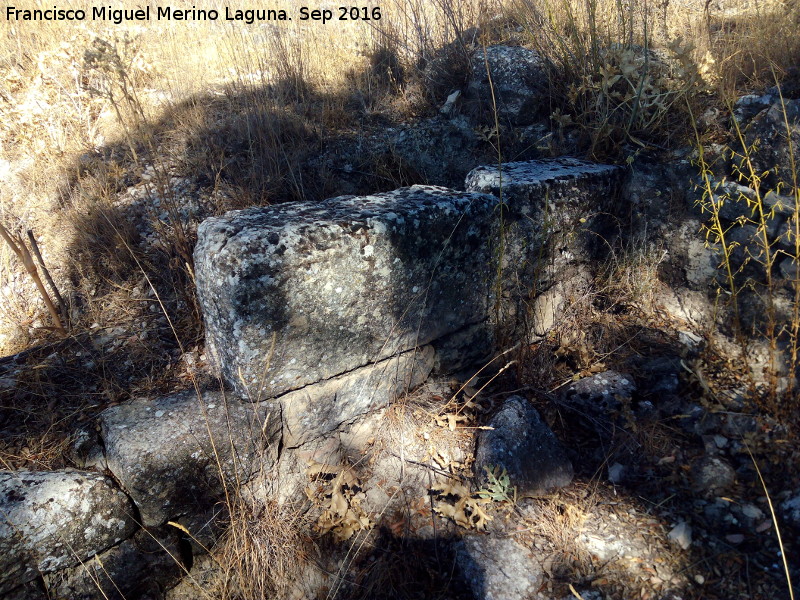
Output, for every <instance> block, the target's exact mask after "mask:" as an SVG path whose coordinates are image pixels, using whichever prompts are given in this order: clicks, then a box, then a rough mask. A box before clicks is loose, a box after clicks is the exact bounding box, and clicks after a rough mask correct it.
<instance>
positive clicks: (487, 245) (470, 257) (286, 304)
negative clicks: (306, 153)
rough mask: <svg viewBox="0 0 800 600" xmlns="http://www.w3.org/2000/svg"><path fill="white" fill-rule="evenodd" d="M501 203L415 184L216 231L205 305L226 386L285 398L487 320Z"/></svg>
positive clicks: (235, 219)
mask: <svg viewBox="0 0 800 600" xmlns="http://www.w3.org/2000/svg"><path fill="white" fill-rule="evenodd" d="M497 203H498V200H497V198H494V197H492V196H487V195H482V194H474V193H466V192H456V191H453V190H449V189H445V188H437V187H430V186H414V187H411V188H403V189H399V190H395V191H392V192H386V193H382V194H375V195H373V196H365V197H340V198H333V199H330V200H327V201H324V202H321V203H318V204H307V203H289V204H284V205H280V206H274V207H269V208H254V209H247V210H242V211H233V212H230V213H228V214H226V215H225V216H223V217H216V218H211V219H208V220H206V221H205V222H204V223H203V224H202V225H201V226H200V228H199V232H198V243H197V246H196V249H195V272H196V280H197V288H198V297H199V301H200V304H201V306H202V309H203V316H204V319H205V323H206V341H207V344H208V345H209V347H210V350H211V352H212V355H213V356H214V357H215V359H216V361H217V363H218V364H219V366H220V367H221V370H222V373H223V375H224V376H225V378H226V380H227V381H229V382H230V383H231V384H232V385H233V386H234V387H235V388H236V390H237V392H238V393H239V394H241V395H242V396H243V397H249V398H250V399H253V400H256V399H260V398H261V399H263V398H270V397H275V396H278V395H280V394H283V393H286V392H288V391H291V390H296V389H300V388H303V387H305V386H307V385H310V384H313V383H317V382H320V381H324V380H327V379H329V378H331V377H334V376H337V375H341V374H343V373H347V372H349V371H352V370H354V369H357V368H360V367H363V366H366V365H369V364H372V363H374V362H376V361H380V360H384V359H387V358H389V357H391V356H394V355H396V354H398V353H401V352H405V351H408V350H411V349H413V348H416V347H421V346H423V345H425V344H428V343H429V342H431V341H433V340H436V339H438V338H440V337H442V336H444V335H447V334H449V333H452V332H455V331H457V330H459V329H461V328H463V327H464V326H465V325H469V324H472V323H477V322H480V321H482V320H484V319H485V318H486V315H487V314H488V310H489V305H490V294H491V291H492V289H491V288H492V277H493V271H492V267H491V264H492V260H493V249H492V243H493V240H495V239H496V236H495V235H494V229H493V228H494V227H495V226H496V219H495V218H494V215H495V210H496V206H497Z"/></svg>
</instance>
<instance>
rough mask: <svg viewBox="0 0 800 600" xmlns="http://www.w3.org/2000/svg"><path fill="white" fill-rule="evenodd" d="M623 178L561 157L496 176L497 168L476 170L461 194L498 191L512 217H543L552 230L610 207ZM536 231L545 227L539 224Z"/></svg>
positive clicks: (610, 169)
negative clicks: (464, 192)
mask: <svg viewBox="0 0 800 600" xmlns="http://www.w3.org/2000/svg"><path fill="white" fill-rule="evenodd" d="M623 173H624V170H623V169H622V168H621V167H617V166H614V165H603V164H598V163H592V162H589V161H585V160H579V159H577V158H569V157H562V158H556V159H552V160H531V161H526V162H511V163H506V164H504V165H503V167H502V172H501V169H499V168H498V167H497V165H488V166H481V167H476V168H475V169H473V170H472V171H470V173H469V174H468V175H467V180H466V188H467V190H469V191H472V192H482V193H486V194H494V195H497V196H499V195H501V191H502V196H503V200H504V201H505V202H506V203H508V209H509V210H510V211H512V213H513V212H516V211H520V212H522V213H523V214H525V215H526V216H529V217H531V218H533V217H536V216H544V215H549V216H550V219H551V220H554V221H555V223H554V224H555V225H563V224H567V223H574V220H575V217H576V216H577V217H578V218H579V219H580V218H585V217H586V216H588V215H587V214H586V211H587V209H593V210H598V209H599V208H600V207H602V206H604V205H608V204H610V203H612V202H613V201H614V200H615V198H614V197H613V195H612V192H613V191H614V189H615V186H616V185H617V184H618V183H619V182H620V180H621V178H622V175H623ZM556 208H558V209H559V210H558V211H556V210H555V209H556ZM565 210H566V213H565ZM538 225H539V226H540V227H545V226H546V223H545V222H544V220H541V222H540V223H538Z"/></svg>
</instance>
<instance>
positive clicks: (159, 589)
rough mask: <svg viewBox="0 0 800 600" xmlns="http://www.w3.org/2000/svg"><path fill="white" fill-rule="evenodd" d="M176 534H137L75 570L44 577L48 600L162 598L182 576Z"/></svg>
mask: <svg viewBox="0 0 800 600" xmlns="http://www.w3.org/2000/svg"><path fill="white" fill-rule="evenodd" d="M169 529H172V527H169ZM177 531H178V530H177V529H174V530H173V531H158V530H152V531H145V530H140V531H138V532H137V533H136V535H134V536H133V537H132V538H131V539H129V540H125V541H124V542H122V543H121V544H119V545H117V546H114V547H113V548H110V549H109V550H106V551H105V552H103V553H101V554H98V555H97V556H96V557H94V558H92V559H90V560H87V561H84V562H83V564H80V565H78V566H76V567H75V568H72V569H67V570H64V571H61V572H59V573H54V574H52V575H49V576H47V577H46V578H45V584H46V586H47V589H48V591H49V593H50V595H51V597H57V598H69V599H70V600H99V599H101V598H102V599H104V600H125V599H131V598H142V599H143V598H150V599H152V600H157V599H160V598H163V597H164V593H165V591H166V590H167V589H168V588H170V587H172V586H173V585H175V584H176V583H178V581H179V580H180V578H181V576H182V575H183V568H182V565H181V562H180V561H181V558H182V557H181V552H180V549H179V548H178V546H177V544H176V543H175V540H176V538H177V535H176V533H177Z"/></svg>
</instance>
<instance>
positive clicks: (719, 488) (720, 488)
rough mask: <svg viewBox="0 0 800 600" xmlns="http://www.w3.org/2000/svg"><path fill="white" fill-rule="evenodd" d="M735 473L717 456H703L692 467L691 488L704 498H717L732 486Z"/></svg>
mask: <svg viewBox="0 0 800 600" xmlns="http://www.w3.org/2000/svg"><path fill="white" fill-rule="evenodd" d="M735 478H736V473H735V471H734V470H733V467H731V466H730V465H729V464H728V463H727V462H726V461H724V460H723V459H721V458H719V457H717V456H704V457H703V458H701V459H699V460H698V461H696V462H695V463H694V464H693V465H692V486H693V487H694V489H695V491H697V492H699V493H702V494H704V495H706V496H718V495H719V494H721V493H723V492H724V491H725V490H727V489H728V488H730V487H731V486H732V485H733V482H734V480H735Z"/></svg>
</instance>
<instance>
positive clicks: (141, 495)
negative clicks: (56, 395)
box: [100, 390, 280, 526]
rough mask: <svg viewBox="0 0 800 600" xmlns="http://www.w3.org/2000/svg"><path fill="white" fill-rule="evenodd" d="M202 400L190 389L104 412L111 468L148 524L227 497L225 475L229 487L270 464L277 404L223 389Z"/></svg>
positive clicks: (277, 424) (102, 418)
mask: <svg viewBox="0 0 800 600" xmlns="http://www.w3.org/2000/svg"><path fill="white" fill-rule="evenodd" d="M201 399H202V401H201ZM201 399H198V397H197V394H196V392H195V391H194V390H191V391H187V392H181V393H178V394H173V395H171V396H166V397H163V398H158V399H155V400H149V399H139V400H133V401H131V402H128V403H126V404H123V405H120V406H115V407H113V408H109V409H107V410H106V411H104V412H103V413H102V414H101V415H100V424H101V435H102V438H103V441H104V444H105V449H106V460H107V462H108V468H109V469H110V470H111V472H112V473H114V475H115V477H116V478H117V479H118V481H120V482H121V483H122V485H124V486H125V490H126V491H127V492H128V494H129V495H130V496H131V498H132V499H133V501H134V502H135V503H136V505H137V507H138V508H139V511H140V514H141V518H142V523H143V524H144V525H147V526H156V525H161V524H162V523H164V522H165V521H167V520H168V519H174V518H175V517H177V516H179V515H182V514H184V513H185V512H187V511H189V510H197V508H198V507H203V506H207V505H208V504H209V503H210V502H213V501H215V500H217V499H218V498H219V497H221V496H222V494H223V487H222V486H223V482H222V475H224V478H225V480H226V481H228V482H232V481H243V480H244V481H246V480H247V479H248V478H249V477H251V476H252V474H253V473H254V472H255V471H256V470H257V469H258V468H259V467H261V466H262V464H261V461H262V460H267V461H269V460H270V458H269V453H270V452H272V449H271V448H270V445H271V442H273V441H274V440H275V439H277V436H278V433H279V430H280V415H279V407H277V406H275V405H269V404H266V403H262V404H251V403H249V402H242V401H240V400H236V399H233V398H230V397H226V396H225V395H224V394H222V393H220V392H205V393H203V394H202V398H201ZM220 470H221V471H222V473H220Z"/></svg>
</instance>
